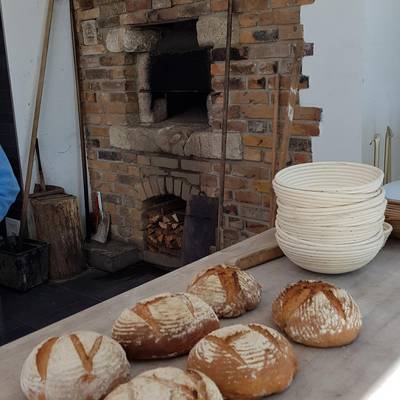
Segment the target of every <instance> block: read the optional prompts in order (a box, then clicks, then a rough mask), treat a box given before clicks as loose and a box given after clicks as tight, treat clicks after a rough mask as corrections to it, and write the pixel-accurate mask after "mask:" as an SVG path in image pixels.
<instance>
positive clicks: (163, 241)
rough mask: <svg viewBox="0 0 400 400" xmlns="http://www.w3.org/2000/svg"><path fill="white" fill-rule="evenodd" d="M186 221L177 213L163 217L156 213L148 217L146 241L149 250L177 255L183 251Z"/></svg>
mask: <svg viewBox="0 0 400 400" xmlns="http://www.w3.org/2000/svg"><path fill="white" fill-rule="evenodd" d="M183 224H184V219H183V217H182V216H180V215H178V214H176V213H170V214H166V215H162V214H160V213H159V212H154V213H151V214H149V216H148V224H147V226H146V239H147V245H148V248H149V250H151V251H154V252H161V253H162V252H167V253H175V252H179V251H180V250H181V249H182V245H183Z"/></svg>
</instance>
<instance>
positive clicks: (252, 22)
mask: <svg viewBox="0 0 400 400" xmlns="http://www.w3.org/2000/svg"><path fill="white" fill-rule="evenodd" d="M257 22H258V15H257V14H240V15H239V24H240V26H241V27H242V28H250V27H252V26H256V25H257Z"/></svg>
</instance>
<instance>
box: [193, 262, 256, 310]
mask: <svg viewBox="0 0 400 400" xmlns="http://www.w3.org/2000/svg"><path fill="white" fill-rule="evenodd" d="M187 291H188V292H189V293H192V294H195V295H196V296H199V297H200V298H201V299H203V300H204V301H205V302H206V303H207V304H209V305H210V306H211V307H212V308H213V310H214V311H215V313H216V314H217V315H218V317H220V318H232V317H238V316H239V315H242V314H244V313H245V312H246V311H249V310H253V309H254V308H256V307H257V306H258V304H259V303H260V301H261V286H260V285H259V284H258V283H257V282H256V280H255V279H254V277H253V276H251V275H250V274H248V273H247V272H245V271H242V270H240V269H238V268H235V267H230V266H226V265H217V266H216V267H211V268H208V269H206V270H205V271H203V272H200V273H199V274H198V275H197V276H196V277H195V278H194V279H193V281H192V283H191V284H190V285H189V287H188V289H187Z"/></svg>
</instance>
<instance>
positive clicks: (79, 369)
mask: <svg viewBox="0 0 400 400" xmlns="http://www.w3.org/2000/svg"><path fill="white" fill-rule="evenodd" d="M129 371H130V366H129V363H128V360H127V359H126V355H125V352H124V350H123V348H122V347H121V346H120V345H119V344H118V343H117V342H116V341H114V340H112V339H110V338H108V337H106V336H103V335H99V334H98V333H95V332H86V331H84V332H76V333H73V334H71V335H65V336H61V337H53V338H50V339H47V340H45V341H44V342H42V343H40V344H39V345H38V346H36V347H35V348H34V349H33V351H32V352H31V353H30V355H29V356H28V358H27V359H26V361H25V363H24V365H23V367H22V373H21V388H22V391H23V392H24V394H25V396H26V398H27V399H29V400H67V399H79V400H99V399H103V398H104V397H105V396H106V395H107V394H108V393H110V392H111V391H112V390H113V389H115V388H116V387H117V386H118V385H120V384H122V383H125V382H127V381H128V380H129Z"/></svg>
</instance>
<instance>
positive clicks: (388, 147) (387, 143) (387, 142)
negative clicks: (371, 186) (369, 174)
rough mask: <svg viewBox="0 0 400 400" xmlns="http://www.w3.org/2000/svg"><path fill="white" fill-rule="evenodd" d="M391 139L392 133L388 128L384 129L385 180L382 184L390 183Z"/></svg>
mask: <svg viewBox="0 0 400 400" xmlns="http://www.w3.org/2000/svg"><path fill="white" fill-rule="evenodd" d="M392 139H393V132H392V129H391V128H390V126H388V127H387V129H386V137H385V160H384V172H385V178H384V181H383V183H384V184H386V183H389V182H391V181H392Z"/></svg>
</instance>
